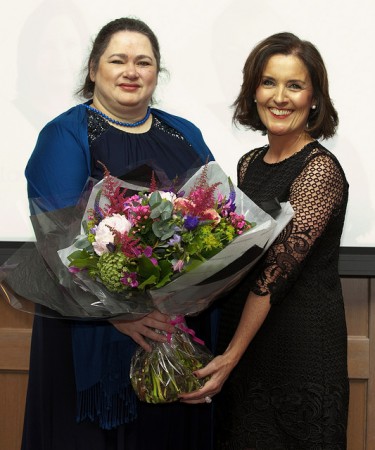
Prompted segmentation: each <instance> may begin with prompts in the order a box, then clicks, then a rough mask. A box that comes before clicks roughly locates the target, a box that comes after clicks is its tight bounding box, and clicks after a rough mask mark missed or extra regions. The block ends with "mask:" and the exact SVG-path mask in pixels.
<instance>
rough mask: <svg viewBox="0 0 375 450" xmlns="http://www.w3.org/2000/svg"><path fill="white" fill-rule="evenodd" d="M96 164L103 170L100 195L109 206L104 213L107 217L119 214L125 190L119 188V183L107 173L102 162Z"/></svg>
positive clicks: (121, 210) (121, 209)
mask: <svg viewBox="0 0 375 450" xmlns="http://www.w3.org/2000/svg"><path fill="white" fill-rule="evenodd" d="M98 163H99V164H100V165H101V166H103V169H104V177H103V180H104V182H103V188H102V194H103V195H104V196H105V197H106V198H107V199H108V200H109V205H107V207H106V211H105V212H106V214H107V215H109V214H116V213H118V214H121V213H122V212H123V204H124V201H125V198H126V192H127V189H124V188H122V187H121V186H120V182H119V181H118V180H117V179H116V178H115V177H113V176H112V175H111V174H110V173H109V170H108V169H107V167H106V166H105V165H104V164H103V163H102V162H100V161H98Z"/></svg>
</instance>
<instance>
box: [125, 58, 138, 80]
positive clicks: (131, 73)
mask: <svg viewBox="0 0 375 450" xmlns="http://www.w3.org/2000/svg"><path fill="white" fill-rule="evenodd" d="M123 75H124V77H125V78H129V79H131V80H133V79H135V78H137V77H138V73H137V67H136V65H135V64H134V63H133V62H131V61H129V62H127V63H126V64H125V68H124V73H123Z"/></svg>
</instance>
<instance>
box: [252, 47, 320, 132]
mask: <svg viewBox="0 0 375 450" xmlns="http://www.w3.org/2000/svg"><path fill="white" fill-rule="evenodd" d="M255 100H256V102H257V110H258V114H259V117H260V120H261V121H262V123H263V124H264V125H265V127H266V128H267V131H268V134H269V135H271V136H272V135H275V136H285V135H290V136H291V137H292V136H295V137H297V138H298V137H300V136H301V135H303V134H306V131H305V130H306V124H307V120H308V117H309V113H310V109H311V106H312V104H313V103H314V102H313V88H312V84H311V80H310V76H309V73H308V71H307V68H306V66H305V65H304V63H303V62H302V61H301V60H300V59H299V58H298V57H296V56H294V55H281V54H277V55H274V56H271V57H270V59H269V60H268V62H267V64H266V66H265V68H264V71H263V75H262V79H261V82H260V85H259V86H258V88H257V89H256V91H255Z"/></svg>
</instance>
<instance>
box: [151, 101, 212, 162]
mask: <svg viewBox="0 0 375 450" xmlns="http://www.w3.org/2000/svg"><path fill="white" fill-rule="evenodd" d="M151 112H152V114H153V115H155V116H156V117H157V118H158V119H160V120H162V121H163V122H165V123H166V124H167V125H169V126H170V127H172V128H174V129H175V130H177V131H179V132H180V133H181V134H182V135H183V136H184V138H185V139H186V140H187V141H188V142H189V143H190V144H191V145H192V147H193V148H194V149H195V151H196V152H197V153H198V155H199V156H200V158H201V161H202V162H203V163H205V162H206V160H207V158H208V159H209V160H213V159H214V157H213V155H212V153H211V151H210V149H209V148H208V147H207V145H206V143H205V141H204V139H203V135H202V133H201V131H200V129H199V128H198V127H197V126H196V125H194V124H193V123H192V122H190V121H189V120H187V119H184V118H183V117H180V116H176V115H174V114H170V113H167V112H166V111H162V110H161V109H156V108H152V109H151Z"/></svg>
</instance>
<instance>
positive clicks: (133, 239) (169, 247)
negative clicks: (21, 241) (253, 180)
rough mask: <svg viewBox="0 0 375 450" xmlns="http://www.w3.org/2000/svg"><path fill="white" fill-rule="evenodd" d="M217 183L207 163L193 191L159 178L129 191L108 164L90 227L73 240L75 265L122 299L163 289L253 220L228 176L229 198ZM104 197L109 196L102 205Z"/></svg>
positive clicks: (72, 268) (70, 258)
mask: <svg viewBox="0 0 375 450" xmlns="http://www.w3.org/2000/svg"><path fill="white" fill-rule="evenodd" d="M219 186H220V182H216V183H213V184H209V183H208V181H207V166H204V167H203V170H202V171H201V173H200V175H199V177H198V178H197V179H196V180H195V184H194V186H193V187H192V188H191V189H190V192H188V193H187V195H186V193H185V192H183V191H182V192H178V193H177V194H176V193H174V192H173V191H163V190H158V188H157V186H156V182H155V179H154V178H153V179H152V181H151V184H150V189H149V191H146V192H139V193H137V194H132V195H130V196H128V195H127V189H126V188H122V187H121V183H120V181H119V180H117V179H116V178H114V177H112V176H111V175H110V174H109V173H108V171H106V172H105V176H104V179H103V182H102V183H101V186H100V189H99V190H98V192H97V193H96V195H95V200H94V205H93V207H90V208H89V209H88V210H87V218H85V219H84V220H83V222H82V226H83V231H84V233H83V235H82V236H80V237H78V238H77V240H76V242H75V243H74V245H73V247H69V250H68V251H70V250H71V249H72V250H73V251H72V253H69V254H68V255H67V256H66V258H67V260H68V261H69V263H68V265H69V270H70V272H72V273H73V274H77V273H79V272H81V271H86V273H87V274H88V275H89V276H90V277H91V278H93V279H94V280H96V281H99V282H100V283H102V284H103V285H104V286H105V288H106V289H107V290H108V291H110V292H111V293H116V294H118V299H119V300H121V299H126V293H127V292H129V291H134V290H139V291H144V290H145V289H158V288H161V287H163V286H164V285H165V284H167V283H169V282H170V281H171V280H172V279H173V278H175V277H176V276H180V275H181V274H183V273H185V272H188V271H189V270H192V269H194V268H197V267H198V266H199V265H200V264H202V263H203V262H205V261H207V260H208V259H209V258H211V257H212V256H214V255H215V254H217V253H219V251H220V250H222V249H223V248H224V247H226V246H227V245H228V244H229V243H230V242H231V241H232V240H233V239H234V238H235V237H236V236H238V235H241V234H243V233H244V232H246V231H247V230H250V229H251V228H253V227H254V226H255V224H254V223H250V222H249V221H248V220H246V219H245V217H244V215H243V214H237V213H236V211H235V210H236V204H235V190H234V186H233V184H232V183H231V181H230V179H229V187H230V192H229V195H228V197H226V196H225V195H223V194H222V193H221V192H220V191H219V192H218V193H217V195H214V194H215V191H216V190H218V188H219ZM103 197H104V198H105V199H106V201H107V203H106V204H105V205H104V206H101V202H100V200H101V199H102V198H103ZM74 248H78V250H74ZM59 253H60V254H61V255H65V254H66V250H64V251H61V252H59ZM63 258H64V256H63ZM65 262H66V259H65ZM122 294H125V295H124V296H123V295H122Z"/></svg>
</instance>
